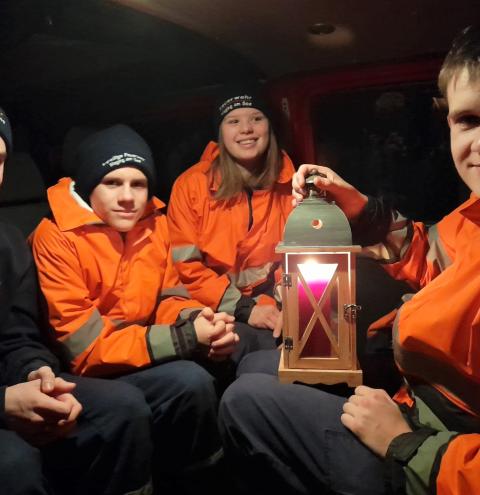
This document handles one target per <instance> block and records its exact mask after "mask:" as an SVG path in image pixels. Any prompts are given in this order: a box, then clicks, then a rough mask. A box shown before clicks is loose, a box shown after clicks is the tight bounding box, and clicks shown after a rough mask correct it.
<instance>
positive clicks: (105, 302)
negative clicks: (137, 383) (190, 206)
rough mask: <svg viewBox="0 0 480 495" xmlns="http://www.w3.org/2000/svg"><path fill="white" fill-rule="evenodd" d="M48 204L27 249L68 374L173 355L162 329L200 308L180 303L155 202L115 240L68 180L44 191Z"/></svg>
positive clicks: (130, 366) (184, 295) (124, 368)
mask: <svg viewBox="0 0 480 495" xmlns="http://www.w3.org/2000/svg"><path fill="white" fill-rule="evenodd" d="M48 200H49V203H50V207H51V210H52V214H53V218H52V219H47V218H44V219H43V220H42V222H41V223H40V225H39V226H38V227H37V229H36V230H35V232H34V234H33V236H32V239H31V241H32V249H33V255H34V258H35V263H36V265H37V270H38V275H39V281H40V287H41V290H42V292H43V295H44V296H45V299H46V303H47V305H48V318H49V322H50V325H51V327H52V328H53V329H54V331H55V336H56V338H57V339H58V341H60V342H61V343H62V347H63V348H64V350H65V351H66V354H67V355H68V356H69V358H70V361H71V366H72V369H73V371H74V372H75V373H78V374H83V375H90V376H101V375H108V374H113V373H122V372H129V371H130V372H131V371H134V370H135V369H137V368H141V367H144V366H148V365H150V364H152V363H157V362H160V361H164V360H168V359H173V358H175V357H178V356H177V354H176V352H175V342H174V339H173V337H172V332H171V327H170V325H171V324H173V323H174V322H175V321H176V320H177V318H178V317H179V316H180V317H182V318H187V317H188V315H189V314H190V313H191V312H192V311H193V309H199V308H201V307H202V305H201V304H200V303H198V302H197V301H193V300H190V299H188V297H189V295H188V292H187V290H186V289H185V288H184V287H183V286H182V285H181V284H180V281H179V278H178V274H177V272H176V270H175V267H174V266H173V262H172V260H171V248H170V240H169V234H168V227H167V222H166V217H165V215H163V214H162V213H161V212H160V211H159V209H160V208H161V207H163V206H164V205H163V203H162V202H161V201H160V200H158V199H157V198H152V200H151V201H149V203H148V205H147V210H146V212H145V215H144V217H143V218H142V219H141V220H140V221H139V222H138V223H137V225H136V226H135V227H134V228H133V229H132V230H131V231H130V232H128V233H127V234H126V236H125V240H123V239H122V236H121V234H120V233H119V232H118V231H116V230H114V229H112V228H111V227H109V226H108V225H106V224H104V223H103V222H102V221H101V220H100V219H99V218H98V217H97V216H96V215H95V214H94V213H93V211H92V210H91V209H89V208H88V205H86V204H85V203H83V202H82V201H81V199H80V198H79V197H78V195H76V194H75V193H74V191H73V189H72V181H71V179H69V178H64V179H61V180H60V181H59V183H58V184H56V185H55V186H53V187H51V188H49V189H48ZM82 203H83V204H82ZM191 331H193V329H191ZM192 338H195V337H192Z"/></svg>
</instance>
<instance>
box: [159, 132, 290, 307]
mask: <svg viewBox="0 0 480 495" xmlns="http://www.w3.org/2000/svg"><path fill="white" fill-rule="evenodd" d="M218 153H219V151H218V146H217V144H215V143H213V142H211V143H209V144H208V146H207V148H206V149H205V151H204V153H203V155H202V158H201V161H200V162H199V163H197V164H196V165H194V166H193V167H191V168H189V169H188V170H187V171H186V172H184V173H183V174H182V175H180V177H178V179H177V180H176V182H175V184H174V186H173V189H172V194H171V196H170V202H169V206H168V224H169V229H170V235H171V238H172V246H173V259H174V262H175V266H176V267H177V269H178V271H179V273H180V278H181V280H182V282H183V284H184V285H185V286H186V287H187V289H188V290H189V292H190V293H191V294H192V297H194V298H195V299H197V300H199V301H201V302H202V303H203V304H205V305H207V306H210V307H212V308H214V309H216V310H217V311H226V312H227V313H230V314H235V310H236V308H237V305H238V303H239V301H240V298H242V299H246V298H247V299H252V300H254V301H255V302H253V304H255V303H257V304H275V299H274V298H273V295H274V294H273V290H274V285H275V281H276V280H277V281H278V278H279V277H280V269H279V266H280V262H281V256H280V255H277V254H275V247H276V245H277V244H278V242H279V241H280V240H281V239H282V237H283V229H284V226H285V222H286V219H287V217H288V215H289V213H290V212H291V210H292V203H291V202H292V196H291V193H292V185H291V179H292V175H293V173H294V172H295V170H294V167H293V165H292V162H291V161H290V159H289V158H288V156H287V155H286V154H283V167H282V170H281V172H280V175H279V177H278V179H277V181H276V182H275V184H274V185H273V187H272V188H271V189H270V190H259V191H253V192H252V193H251V196H250V197H249V194H248V193H247V192H244V193H242V194H241V195H239V196H238V197H236V198H233V199H231V200H229V201H218V200H216V199H215V198H214V194H215V192H216V191H217V190H218V187H219V183H218V179H219V178H218V177H214V174H213V173H212V162H213V161H214V160H215V158H216V157H217V156H218ZM250 218H251V219H252V220H253V222H252V224H251V228H250V229H249V220H250ZM275 272H276V273H275Z"/></svg>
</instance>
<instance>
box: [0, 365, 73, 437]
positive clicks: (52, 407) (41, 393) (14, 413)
mask: <svg viewBox="0 0 480 495" xmlns="http://www.w3.org/2000/svg"><path fill="white" fill-rule="evenodd" d="M75 386H76V385H75V383H71V382H67V381H65V380H64V379H63V378H60V377H57V376H55V374H54V373H53V371H52V369H51V368H50V367H49V366H42V367H41V368H38V369H37V370H34V371H32V372H30V373H29V375H28V377H27V381H26V382H23V383H18V384H17V385H12V386H10V387H7V389H6V391H5V416H6V422H7V425H8V427H9V428H10V429H11V430H13V431H15V432H16V433H18V434H19V435H20V436H21V437H22V438H24V439H25V440H27V441H28V442H29V443H31V444H32V445H35V446H43V445H46V444H48V443H50V442H53V441H55V440H58V439H60V438H64V437H65V436H66V435H67V434H68V433H69V432H70V431H71V430H72V429H73V428H74V427H75V425H76V420H77V418H78V416H79V414H80V412H81V411H82V406H81V405H80V403H79V402H78V401H77V399H76V398H75V397H74V396H73V395H72V393H71V392H72V391H73V389H74V388H75Z"/></svg>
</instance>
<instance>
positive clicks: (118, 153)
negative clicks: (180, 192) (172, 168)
mask: <svg viewBox="0 0 480 495" xmlns="http://www.w3.org/2000/svg"><path fill="white" fill-rule="evenodd" d="M73 162H74V174H73V179H74V180H75V190H76V191H77V192H78V194H80V196H81V197H82V198H83V200H84V201H86V202H87V203H90V194H91V193H92V191H93V189H94V188H95V187H96V186H97V185H98V184H99V183H100V181H101V180H102V179H103V177H104V176H105V175H106V174H108V173H109V172H111V171H112V170H116V169H117V168H122V167H134V168H138V170H140V171H141V172H143V173H144V174H145V176H146V177H147V180H148V192H149V197H150V196H152V194H153V190H154V188H155V164H154V162H153V156H152V151H151V149H150V147H149V146H148V144H147V143H146V142H145V140H144V139H143V138H142V137H141V136H139V135H138V134H137V133H136V132H135V131H134V130H133V129H132V128H130V127H128V126H126V125H123V124H117V125H114V126H113V127H108V128H107V129H103V130H101V131H99V132H96V133H95V134H92V135H90V136H89V137H87V138H86V139H85V140H84V141H83V142H82V143H81V144H80V145H79V147H78V149H77V152H76V153H75V157H74V160H73Z"/></svg>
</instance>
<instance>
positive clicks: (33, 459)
mask: <svg viewBox="0 0 480 495" xmlns="http://www.w3.org/2000/svg"><path fill="white" fill-rule="evenodd" d="M1 445H2V455H1V456H0V483H1V485H2V493H3V490H5V493H9V494H17V493H18V494H21V493H43V491H42V486H43V475H42V458H41V454H40V451H39V450H38V449H36V448H35V447H32V446H31V445H30V444H28V443H27V442H26V441H24V440H23V439H22V438H20V437H19V436H18V435H17V434H16V433H15V432H13V431H8V430H2V432H1Z"/></svg>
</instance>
